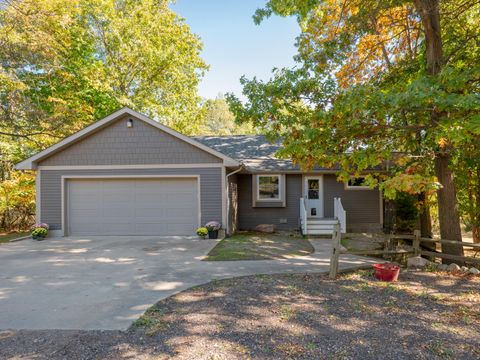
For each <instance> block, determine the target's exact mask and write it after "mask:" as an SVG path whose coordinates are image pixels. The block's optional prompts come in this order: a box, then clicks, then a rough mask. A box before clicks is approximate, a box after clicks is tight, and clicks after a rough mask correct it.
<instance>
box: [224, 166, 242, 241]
mask: <svg viewBox="0 0 480 360" xmlns="http://www.w3.org/2000/svg"><path fill="white" fill-rule="evenodd" d="M241 170H243V164H240V167H239V168H238V169H237V170H235V171H232V172H231V173H230V174H227V176H225V182H226V186H225V191H226V195H227V223H226V224H225V229H226V231H225V235H229V234H230V229H229V227H230V186H229V183H228V178H229V177H230V176H232V175H235V174H236V173H238V172H239V171H241Z"/></svg>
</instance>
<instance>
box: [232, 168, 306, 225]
mask: <svg viewBox="0 0 480 360" xmlns="http://www.w3.org/2000/svg"><path fill="white" fill-rule="evenodd" d="M237 179H238V228H239V229H240V230H251V229H254V228H255V226H257V225H259V224H275V225H276V226H277V228H278V229H279V230H296V229H298V228H299V224H298V222H299V217H300V215H299V205H298V204H299V199H300V198H301V197H302V194H301V192H302V176H301V175H296V174H295V175H286V176H285V179H286V184H285V192H286V197H285V198H286V203H285V207H278V204H277V205H276V206H277V207H252V175H238V177H237ZM281 219H286V220H287V222H286V223H284V224H281V223H280V220H281Z"/></svg>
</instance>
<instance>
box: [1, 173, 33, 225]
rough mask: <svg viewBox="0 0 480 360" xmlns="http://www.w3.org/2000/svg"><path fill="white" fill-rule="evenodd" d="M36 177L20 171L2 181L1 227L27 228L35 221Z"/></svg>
mask: <svg viewBox="0 0 480 360" xmlns="http://www.w3.org/2000/svg"><path fill="white" fill-rule="evenodd" d="M34 215H35V177H34V176H33V175H32V174H30V173H22V172H19V171H14V172H8V173H7V174H5V173H4V174H3V180H2V181H0V229H1V230H3V231H5V230H7V231H8V230H14V229H27V228H28V227H29V226H30V225H32V223H33V222H34V220H35V219H34Z"/></svg>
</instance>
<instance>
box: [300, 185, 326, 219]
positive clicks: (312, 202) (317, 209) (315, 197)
mask: <svg viewBox="0 0 480 360" xmlns="http://www.w3.org/2000/svg"><path fill="white" fill-rule="evenodd" d="M304 179H305V183H304V186H303V189H304V194H303V196H304V198H305V200H306V208H307V216H308V217H319V218H321V217H323V177H322V176H306V177H305V178H304Z"/></svg>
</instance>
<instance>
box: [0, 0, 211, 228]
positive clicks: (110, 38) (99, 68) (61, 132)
mask: <svg viewBox="0 0 480 360" xmlns="http://www.w3.org/2000/svg"><path fill="white" fill-rule="evenodd" d="M170 3H171V1H169V0H141V1H137V0H124V1H117V0H11V1H7V2H3V3H2V5H1V6H0V40H1V45H2V46H0V59H1V61H0V105H1V110H0V168H1V169H0V171H1V172H2V174H3V176H2V178H1V181H7V182H5V183H2V184H1V185H0V187H1V191H2V193H1V196H2V198H0V212H2V213H1V214H0V216H2V222H3V223H2V227H4V228H8V227H12V226H17V225H19V224H18V223H17V222H16V221H17V220H15V219H17V218H19V221H23V222H24V223H25V224H27V223H29V222H31V221H30V220H28V221H27V220H26V219H27V218H29V217H31V214H32V210H31V207H32V206H33V200H32V199H33V198H32V196H33V193H34V192H33V191H34V190H33V181H32V182H30V188H29V189H28V191H27V190H25V189H24V188H23V187H22V186H21V185H19V184H17V185H18V186H19V189H23V190H25V191H27V192H28V196H24V197H23V199H24V200H21V201H20V200H19V199H21V198H22V197H21V196H19V195H17V194H16V191H17V189H16V186H17V185H15V186H11V183H10V182H8V181H15V179H18V175H17V174H14V173H11V171H12V163H16V162H18V161H20V160H22V159H23V158H26V157H28V156H31V155H32V154H33V153H35V152H37V151H39V150H42V149H44V148H46V147H48V146H49V145H52V144H53V143H55V142H57V141H59V140H60V139H61V138H63V137H65V136H67V135H71V134H72V133H73V132H75V131H78V130H79V129H81V128H83V127H85V126H86V125H88V124H90V123H92V122H93V121H95V120H98V119H100V118H102V117H104V116H106V115H108V114H109V113H111V112H113V111H115V110H117V109H119V108H120V107H122V106H129V107H131V108H133V109H135V110H137V111H140V112H142V113H145V114H147V115H148V116H150V117H152V118H153V119H155V120H157V121H159V122H161V123H163V124H166V125H168V126H170V127H172V128H174V129H176V130H179V131H181V132H183V133H186V134H193V133H198V131H199V129H200V126H201V122H202V114H203V113H202V110H201V108H200V98H199V96H198V95H197V85H198V83H199V81H200V80H201V78H202V76H203V73H204V71H206V70H207V66H206V64H205V63H204V62H203V60H202V59H201V58H200V52H201V50H202V44H201V41H200V39H199V37H198V36H197V35H195V34H192V33H191V31H190V29H189V27H188V26H187V25H186V23H185V22H184V20H183V19H181V18H180V17H178V16H177V15H176V14H175V13H174V12H173V11H172V10H171V9H170ZM7 189H8V191H7ZM23 190H22V191H23ZM17 200H18V201H17ZM20 207H22V208H23V209H24V210H23V215H22V214H21V213H19V209H20ZM13 213H15V214H16V215H15V216H14V217H12V214H13ZM17 215H18V216H17ZM22 219H23V220H22ZM25 224H24V225H25ZM28 225H29V224H27V226H28Z"/></svg>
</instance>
